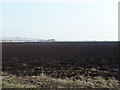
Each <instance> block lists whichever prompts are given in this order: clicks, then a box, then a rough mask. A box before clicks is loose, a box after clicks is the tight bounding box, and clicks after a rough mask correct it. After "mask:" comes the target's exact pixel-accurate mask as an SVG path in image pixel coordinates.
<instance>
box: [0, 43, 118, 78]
mask: <svg viewBox="0 0 120 90" xmlns="http://www.w3.org/2000/svg"><path fill="white" fill-rule="evenodd" d="M118 49H119V48H118V42H39V43H37V42H34V43H32V42H24V43H20V42H18V43H17V42H16V43H3V44H2V69H3V72H9V73H11V74H14V75H23V76H26V75H27V76H32V75H40V74H41V72H42V73H44V74H46V75H49V76H51V77H55V78H66V77H67V78H73V77H74V78H73V79H80V78H79V75H84V76H91V77H95V76H103V77H105V78H106V79H107V78H108V77H114V78H115V79H117V80H120V76H119V74H120V67H119V65H120V61H119V59H120V57H119V55H118Z"/></svg>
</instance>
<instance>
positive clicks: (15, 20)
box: [0, 1, 118, 41]
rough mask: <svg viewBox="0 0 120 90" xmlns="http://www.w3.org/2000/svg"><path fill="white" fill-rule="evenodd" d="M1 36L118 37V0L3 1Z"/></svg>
mask: <svg viewBox="0 0 120 90" xmlns="http://www.w3.org/2000/svg"><path fill="white" fill-rule="evenodd" d="M0 5H1V7H2V12H0V13H2V36H3V37H17V36H18V37H28V38H39V39H52V38H53V39H55V40H61V41H64V40H68V41H81V40H99V41H103V40H110V41H115V40H118V3H116V2H99V1H98V2H97V1H96V2H94V1H92V2H4V3H2V4H0Z"/></svg>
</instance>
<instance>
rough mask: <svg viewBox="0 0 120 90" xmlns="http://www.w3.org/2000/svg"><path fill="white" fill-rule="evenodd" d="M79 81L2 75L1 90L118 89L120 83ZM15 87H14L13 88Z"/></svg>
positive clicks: (82, 78)
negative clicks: (2, 89)
mask: <svg viewBox="0 0 120 90" xmlns="http://www.w3.org/2000/svg"><path fill="white" fill-rule="evenodd" d="M80 78H81V80H73V79H72V78H66V79H61V78H52V77H50V76H46V75H44V74H42V75H39V76H16V75H10V74H8V73H4V74H3V82H2V83H3V84H2V85H3V88H11V87H12V88H76V87H77V88H120V84H119V83H120V82H119V81H118V80H116V79H114V78H113V77H111V78H109V79H108V80H105V79H104V77H101V76H97V77H94V78H92V77H86V76H80ZM14 86H15V87H14Z"/></svg>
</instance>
